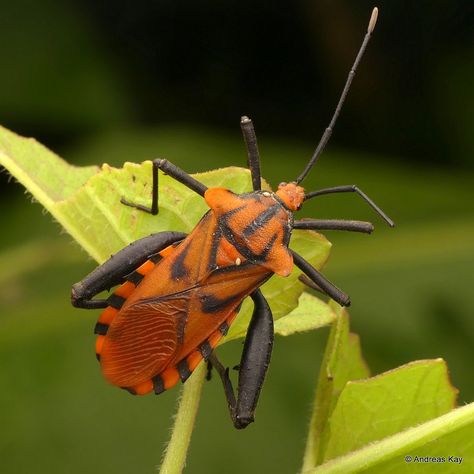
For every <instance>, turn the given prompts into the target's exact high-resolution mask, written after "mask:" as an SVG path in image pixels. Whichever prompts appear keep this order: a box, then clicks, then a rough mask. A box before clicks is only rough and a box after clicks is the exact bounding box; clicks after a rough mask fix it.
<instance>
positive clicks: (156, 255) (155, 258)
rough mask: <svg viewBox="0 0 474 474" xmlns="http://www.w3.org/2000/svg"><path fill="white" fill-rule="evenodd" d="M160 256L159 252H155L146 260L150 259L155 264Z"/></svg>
mask: <svg viewBox="0 0 474 474" xmlns="http://www.w3.org/2000/svg"><path fill="white" fill-rule="evenodd" d="M162 258H163V257H162V256H161V255H160V254H159V253H155V255H151V256H150V258H149V259H148V260H151V261H152V262H153V263H154V264H155V265H156V264H157V263H158V262H159V261H160V260H161V259H162Z"/></svg>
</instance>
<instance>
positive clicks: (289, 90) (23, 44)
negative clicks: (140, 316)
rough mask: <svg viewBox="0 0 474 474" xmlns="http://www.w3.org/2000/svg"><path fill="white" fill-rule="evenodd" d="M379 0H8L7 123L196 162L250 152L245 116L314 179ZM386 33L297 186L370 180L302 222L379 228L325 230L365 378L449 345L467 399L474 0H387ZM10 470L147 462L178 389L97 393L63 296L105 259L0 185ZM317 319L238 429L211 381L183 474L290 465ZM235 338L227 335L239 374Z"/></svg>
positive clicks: (82, 316) (271, 148)
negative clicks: (364, 196)
mask: <svg viewBox="0 0 474 474" xmlns="http://www.w3.org/2000/svg"><path fill="white" fill-rule="evenodd" d="M372 6H373V4H372V3H371V2H368V1H365V0H364V1H360V2H349V1H348V0H347V1H342V0H338V1H332V2H329V1H314V0H313V1H307V0H300V1H297V2H289V1H286V2H284V1H276V2H251V1H250V0H240V1H239V2H237V1H227V2H218V1H205V2H199V1H198V2H173V1H165V0H161V1H154V2H151V1H145V0H136V1H135V2H133V3H131V2H126V1H125V0H116V1H114V2H93V1H91V0H89V1H79V0H76V1H74V0H63V1H60V0H46V1H43V2H33V1H32V0H17V1H16V2H5V1H1V11H2V18H3V20H4V21H3V22H2V28H1V29H0V52H1V55H0V57H1V59H2V74H1V75H0V123H1V124H2V125H4V126H6V127H8V128H10V129H12V130H14V131H16V132H17V133H19V134H21V135H28V136H34V137H36V138H37V139H38V140H40V141H41V142H43V143H44V144H46V145H47V146H49V147H50V148H51V149H53V150H54V151H56V152H57V153H59V154H60V155H61V156H63V157H64V158H65V159H67V160H68V161H70V162H73V163H76V164H78V165H83V164H94V163H102V162H108V163H110V164H113V165H118V166H120V165H121V163H122V162H123V161H127V160H128V161H141V160H144V159H151V158H154V157H166V158H168V159H170V160H172V161H173V162H175V163H176V164H178V165H179V166H181V167H182V168H184V169H186V170H188V171H204V170H207V169H211V168H215V167H222V166H227V165H231V164H233V165H235V164H242V165H243V164H244V163H245V151H244V148H243V144H242V140H241V137H240V130H239V126H238V122H239V117H240V116H241V115H242V114H248V115H250V116H251V117H252V118H253V119H254V122H255V125H256V129H257V133H258V136H259V144H260V152H261V155H262V158H263V163H262V167H263V173H264V176H265V177H266V178H267V179H268V180H269V181H270V182H271V183H272V184H273V185H274V186H275V185H277V184H278V182H279V181H281V180H291V179H294V178H295V177H296V175H297V174H298V173H299V172H300V171H301V170H302V168H303V166H304V164H305V162H306V161H307V159H308V158H309V156H310V155H311V153H312V149H313V147H314V146H315V145H316V143H317V141H318V139H319V136H320V134H321V132H322V130H323V129H324V127H325V126H326V124H327V122H328V120H329V117H330V114H331V113H332V110H333V108H334V106H335V103H336V100H337V97H338V94H339V91H340V89H341V88H342V85H343V83H344V80H345V78H346V74H347V71H348V69H349V67H350V65H351V64H352V60H353V57H354V55H355V53H356V51H357V48H358V46H359V43H360V41H361V39H362V35H363V33H364V31H365V28H366V23H367V20H368V17H369V15H370V11H371V8H372ZM378 6H379V8H380V10H381V11H380V19H379V24H378V25H377V28H376V32H375V37H374V39H373V41H372V43H371V45H370V46H369V49H368V52H367V54H366V56H365V58H364V60H363V62H362V64H361V67H360V70H359V73H358V75H357V77H356V79H355V81H354V85H353V88H352V91H351V93H350V96H349V99H348V101H347V102H346V105H345V107H344V110H343V113H342V115H341V118H340V121H339V123H338V124H337V127H336V132H335V134H334V137H333V138H332V141H331V143H330V145H329V147H328V149H327V152H326V153H325V154H324V156H323V157H322V159H321V160H320V163H319V164H318V166H317V168H316V169H314V170H313V172H312V174H311V175H310V177H309V178H308V179H307V181H305V185H306V187H307V188H308V189H310V190H313V189H317V188H321V187H325V186H330V185H337V184H353V183H356V184H358V185H359V186H360V187H361V188H362V189H364V190H365V191H366V192H367V193H368V194H369V195H370V196H372V197H373V198H374V199H375V200H376V202H377V203H378V204H379V205H381V206H382V207H383V208H384V210H386V211H387V213H388V214H389V215H391V216H392V217H393V218H394V220H395V221H396V223H397V227H396V228H395V229H388V228H386V227H385V226H384V224H383V223H382V222H381V221H380V220H379V219H378V218H377V216H375V215H374V214H373V213H372V212H371V210H370V209H369V208H368V207H367V206H366V205H364V204H363V203H362V202H361V201H360V200H359V199H358V198H357V196H354V195H341V196H327V197H321V198H320V200H314V201H312V202H310V203H308V204H307V206H305V208H304V210H303V213H302V215H304V216H312V217H325V218H337V217H339V218H354V219H365V220H372V221H373V222H374V223H376V224H377V230H376V232H375V233H374V234H373V235H372V236H370V237H369V236H364V235H347V234H345V235H342V234H339V233H330V234H329V235H328V237H329V238H330V239H331V240H332V242H333V243H334V247H333V251H332V255H331V259H330V261H329V263H328V265H327V267H326V269H325V274H326V275H327V276H328V277H329V278H331V280H333V281H334V282H335V283H336V284H337V285H338V286H340V287H341V288H343V289H344V290H345V291H347V292H348V293H349V294H350V295H351V298H352V302H353V305H352V308H351V316H352V326H353V329H354V330H355V331H356V332H358V333H359V334H360V336H361V339H362V345H363V352H364V354H365V356H366V359H367V361H368V363H369V365H370V367H371V368H372V370H373V372H374V373H378V372H381V371H385V370H388V369H391V368H393V367H396V366H398V365H401V364H403V363H406V362H408V361H410V360H414V359H424V358H433V357H443V358H444V359H446V360H447V362H448V365H449V367H450V370H451V377H452V380H453V383H454V384H455V385H456V386H457V387H458V388H459V389H460V398H459V401H460V403H463V402H466V401H472V400H473V399H474V381H473V379H472V362H473V354H474V317H473V316H474V314H473V313H474V311H473V307H474V292H473V291H472V283H473V275H474V270H473V267H474V239H473V237H472V235H473V234H474V220H473V214H474V213H473V200H474V180H473V169H474V153H473V151H474V133H473V131H472V130H473V121H472V111H473V110H474V92H473V87H472V84H473V83H474V41H473V39H474V38H473V36H474V30H473V28H472V25H473V20H474V8H473V4H472V2H471V1H469V0H465V1H461V0H458V1H452V0H449V1H448V0H445V1H443V0H441V1H438V2H429V1H427V0H422V1H419V2H409V1H397V2H393V1H392V2H389V1H380V2H379V3H378ZM0 179H1V186H0V191H1V198H2V203H3V205H2V214H3V219H2V222H3V224H2V230H3V231H2V232H1V233H0V245H1V248H0V283H1V284H0V352H1V356H0V364H1V372H0V373H1V380H2V382H1V390H0V419H1V420H2V423H1V424H2V430H1V432H0V470H1V472H5V473H26V472H31V471H33V470H34V471H35V472H41V473H43V472H44V473H76V472H77V473H79V472H91V473H95V472H102V473H103V472H105V473H108V472H114V473H130V472H154V470H155V466H156V465H158V464H159V461H160V456H161V452H162V449H163V446H164V443H165V441H166V439H167V438H168V434H169V427H170V419H171V415H172V414H173V413H174V405H175V400H176V397H177V394H178V390H177V389H175V390H172V391H170V392H167V393H165V394H163V395H161V396H160V397H159V398H156V397H153V396H149V397H144V398H132V397H130V396H129V395H128V394H127V393H125V392H122V391H119V390H116V389H114V388H112V387H110V386H108V385H107V384H105V383H104V382H103V380H102V378H101V375H100V373H99V370H98V367H97V363H96V361H95V357H94V354H93V352H94V351H93V344H94V336H93V334H92V330H93V327H94V324H95V319H96V317H97V313H96V312H94V311H90V312H87V311H80V310H75V309H73V308H71V307H70V305H69V291H70V287H71V284H72V283H74V282H76V281H78V280H80V279H81V278H82V277H83V276H85V275H86V274H87V272H89V271H90V270H91V269H93V268H94V262H92V261H91V260H90V259H88V258H87V256H86V255H85V254H84V252H81V251H80V250H79V249H78V248H77V246H76V245H75V244H73V243H71V239H70V238H69V237H68V236H67V235H60V233H61V229H60V228H59V226H58V225H57V224H54V223H53V222H52V221H51V218H50V217H49V216H44V215H43V213H42V210H41V208H40V207H39V206H38V205H31V204H30V199H29V197H27V196H25V195H24V193H23V189H22V188H21V187H20V186H19V185H17V184H15V183H13V182H9V180H8V176H7V175H6V174H5V173H2V174H1V175H0ZM326 337H327V331H325V330H323V331H318V332H317V333H314V334H304V335H299V336H294V337H291V338H278V339H277V341H276V344H275V351H274V355H273V361H272V365H271V368H270V371H269V376H268V380H267V382H266V384H265V388H264V391H263V394H262V397H261V402H260V406H259V409H258V413H257V422H256V423H255V424H254V425H252V426H251V427H249V428H248V429H247V430H245V431H243V432H238V431H236V430H234V428H233V427H232V425H231V423H230V421H229V419H228V414H227V411H226V406H225V401H224V397H223V394H222V390H221V387H220V383H218V382H217V381H216V380H214V381H212V382H211V383H208V384H206V385H205V388H204V393H203V401H202V407H201V410H200V412H199V417H198V421H197V426H196V430H195V432H194V436H193V440H192V445H191V450H190V454H189V458H188V463H187V472H195V473H222V472H226V473H241V472H248V473H260V472H267V471H268V472H278V473H279V472H282V473H284V472H295V471H296V470H297V469H298V468H299V467H300V462H301V457H302V453H303V448H304V440H305V436H306V427H307V423H308V417H309V411H310V403H311V400H312V396H313V391H314V385H315V379H316V376H317V372H318V367H319V363H320V360H321V355H322V352H323V350H324V344H325V340H326ZM240 350H241V345H240V344H239V343H233V344H229V345H228V346H226V347H224V348H223V350H222V352H223V359H225V360H226V361H227V363H229V365H233V364H235V363H236V362H237V361H238V358H239V354H240Z"/></svg>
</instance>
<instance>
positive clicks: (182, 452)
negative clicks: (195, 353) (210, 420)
mask: <svg viewBox="0 0 474 474" xmlns="http://www.w3.org/2000/svg"><path fill="white" fill-rule="evenodd" d="M205 372H206V364H204V363H201V364H199V365H198V367H197V368H196V369H195V370H194V372H193V374H192V375H191V377H190V378H189V379H188V380H187V381H186V383H185V384H184V385H183V390H182V395H181V397H180V399H179V402H178V411H177V413H176V417H175V420H174V426H173V431H172V433H171V438H170V440H169V443H168V446H167V447H166V451H165V456H164V458H163V462H162V463H161V468H160V474H181V472H182V471H183V468H184V464H185V462H186V453H187V452H188V447H189V443H190V441H191V435H192V432H193V428H194V422H195V420H196V414H197V410H198V407H199V400H200V399H201V389H202V384H203V381H204V374H205Z"/></svg>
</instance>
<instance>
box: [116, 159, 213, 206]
mask: <svg viewBox="0 0 474 474" xmlns="http://www.w3.org/2000/svg"><path fill="white" fill-rule="evenodd" d="M159 169H160V170H161V171H163V173H165V174H167V175H169V176H171V177H172V178H174V179H175V180H176V181H179V182H180V183H183V184H184V185H185V186H187V187H188V188H189V189H192V190H193V191H195V192H196V193H198V194H199V195H201V196H204V193H205V192H206V190H207V186H205V185H204V184H202V183H200V182H199V181H198V180H197V179H194V178H193V177H192V176H191V175H189V174H188V173H186V172H185V171H183V170H182V169H181V168H178V167H177V166H175V165H173V163H170V162H169V161H168V160H164V159H161V158H160V159H157V160H153V169H152V179H153V185H152V191H151V195H152V199H151V207H146V206H142V205H141V204H134V203H132V202H130V201H127V200H126V199H124V198H121V199H120V202H121V203H122V204H125V205H126V206H130V207H135V208H136V209H140V210H141V211H144V212H148V213H149V214H153V215H156V214H158V188H159V185H158V170H159Z"/></svg>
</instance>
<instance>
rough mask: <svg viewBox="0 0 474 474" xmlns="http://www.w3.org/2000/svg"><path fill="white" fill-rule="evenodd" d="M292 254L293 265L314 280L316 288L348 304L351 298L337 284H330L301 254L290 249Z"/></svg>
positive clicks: (345, 304) (343, 304)
mask: <svg viewBox="0 0 474 474" xmlns="http://www.w3.org/2000/svg"><path fill="white" fill-rule="evenodd" d="M290 251H291V253H292V254H293V261H294V262H295V265H296V266H297V267H298V268H299V269H300V270H301V271H302V272H303V273H305V274H306V276H308V277H309V279H310V280H311V281H312V282H314V283H315V284H316V286H317V288H318V289H320V290H321V291H323V292H324V293H326V294H327V295H328V296H330V297H331V298H332V299H333V300H334V301H336V302H337V303H339V304H340V305H341V306H350V304H351V300H350V298H349V296H348V295H346V293H344V292H343V291H341V290H340V289H339V288H338V287H337V286H335V285H334V284H332V283H331V282H330V281H329V280H328V279H327V278H326V277H324V276H323V275H322V274H321V273H319V272H318V271H317V270H316V268H314V267H313V266H312V265H311V264H310V263H309V262H307V261H306V260H305V259H304V258H303V257H302V256H301V255H299V254H297V253H296V252H294V251H293V250H291V249H290Z"/></svg>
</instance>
